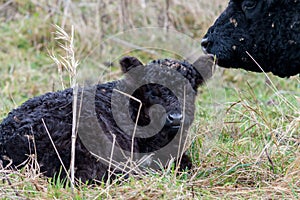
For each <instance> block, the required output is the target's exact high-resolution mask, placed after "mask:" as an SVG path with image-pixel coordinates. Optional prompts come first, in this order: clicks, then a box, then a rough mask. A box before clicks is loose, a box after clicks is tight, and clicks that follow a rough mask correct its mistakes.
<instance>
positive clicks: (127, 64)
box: [120, 56, 143, 73]
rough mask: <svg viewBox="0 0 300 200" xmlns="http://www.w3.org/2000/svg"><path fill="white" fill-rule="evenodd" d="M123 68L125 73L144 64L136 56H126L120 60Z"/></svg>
mask: <svg viewBox="0 0 300 200" xmlns="http://www.w3.org/2000/svg"><path fill="white" fill-rule="evenodd" d="M120 65H121V70H122V72H123V73H126V72H128V71H130V70H131V69H133V68H135V67H138V66H141V65H143V63H142V62H141V61H139V60H138V59H137V58H136V57H131V56H125V57H123V58H122V59H121V60H120Z"/></svg>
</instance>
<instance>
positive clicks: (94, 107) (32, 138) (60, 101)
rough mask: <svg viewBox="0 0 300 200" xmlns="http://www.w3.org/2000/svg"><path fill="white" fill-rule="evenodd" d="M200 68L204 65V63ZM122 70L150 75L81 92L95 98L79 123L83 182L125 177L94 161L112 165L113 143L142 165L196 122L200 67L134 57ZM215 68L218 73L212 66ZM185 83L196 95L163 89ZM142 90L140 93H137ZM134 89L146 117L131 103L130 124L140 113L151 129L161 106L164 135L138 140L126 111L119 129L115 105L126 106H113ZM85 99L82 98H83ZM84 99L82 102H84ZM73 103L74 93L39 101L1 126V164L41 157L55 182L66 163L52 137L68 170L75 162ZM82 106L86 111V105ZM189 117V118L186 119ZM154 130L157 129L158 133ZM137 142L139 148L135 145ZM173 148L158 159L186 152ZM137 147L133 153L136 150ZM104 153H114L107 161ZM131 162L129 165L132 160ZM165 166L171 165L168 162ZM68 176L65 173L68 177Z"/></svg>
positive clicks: (182, 165) (140, 122)
mask: <svg viewBox="0 0 300 200" xmlns="http://www.w3.org/2000/svg"><path fill="white" fill-rule="evenodd" d="M196 63H197V64H201V65H203V64H204V63H201V62H196ZM211 63H212V62H211ZM120 64H121V68H122V71H123V72H124V73H126V72H132V71H131V70H132V69H135V68H138V67H143V68H142V69H143V71H144V72H145V73H142V74H141V73H140V72H139V71H138V70H137V71H136V72H134V70H133V72H132V73H126V74H125V77H124V79H121V80H118V81H113V82H108V83H104V84H98V85H96V86H94V87H87V88H81V89H79V93H80V94H84V95H85V96H86V94H91V96H92V99H87V100H91V102H85V101H83V104H88V105H91V107H88V106H87V107H85V108H83V109H82V110H81V114H80V118H79V121H83V123H82V124H81V125H80V123H79V127H78V129H79V130H78V135H79V137H78V138H77V141H76V147H75V148H76V156H75V158H76V159H75V168H76V172H75V176H76V178H78V179H81V181H87V180H94V179H96V180H106V179H107V177H108V169H110V171H113V172H114V174H117V173H122V172H124V171H123V170H121V169H120V168H117V167H116V166H114V165H112V166H110V167H111V168H109V164H108V163H106V162H104V161H103V160H101V159H99V157H97V156H94V155H92V153H94V154H97V155H99V154H100V155H99V156H104V157H105V158H104V159H108V158H107V157H109V156H110V151H111V149H112V144H113V140H114V141H115V145H116V146H117V145H119V147H120V148H121V149H122V150H124V151H125V152H130V153H131V150H133V152H134V153H135V155H136V157H137V158H136V160H138V159H139V158H141V156H142V155H149V154H150V153H155V152H158V151H159V150H160V149H162V148H164V147H165V146H167V145H168V144H169V143H170V144H172V142H171V141H172V140H175V138H176V137H178V136H177V135H181V134H178V133H182V132H183V133H186V132H187V131H188V128H189V126H190V125H191V123H192V121H193V117H194V116H193V115H194V109H195V108H194V100H195V95H196V92H197V88H198V86H200V85H201V84H202V83H203V82H204V79H203V77H202V76H201V75H200V74H199V72H198V71H197V69H196V68H195V67H197V66H195V65H192V64H190V63H188V62H186V61H176V60H169V59H165V60H157V61H153V62H151V63H149V64H147V65H145V66H143V65H142V63H141V62H140V61H139V60H138V59H136V58H134V57H124V58H123V59H122V60H121V61H120ZM206 66H207V64H206ZM201 67H202V66H200V68H201ZM209 67H212V65H210V66H208V68H209ZM170 70H171V71H175V72H176V73H177V75H176V76H172V78H171V79H170V77H168V76H167V73H169V74H170ZM160 75H162V76H161V77H166V78H165V79H166V80H161V81H162V82H160V84H156V82H154V81H157V80H155V77H158V76H160ZM138 76H140V77H138ZM182 78H184V79H185V80H187V82H188V85H190V88H191V89H181V88H178V90H176V91H172V90H171V89H170V88H168V87H164V86H163V84H161V83H166V84H170V83H172V84H171V86H174V85H175V86H180V81H182V80H181V79H182ZM206 78H207V77H206ZM138 79H139V80H142V81H146V82H145V83H147V84H144V85H138V84H140V83H138ZM160 79H164V78H160ZM176 81H177V82H176ZM142 83H144V82H142ZM136 86H139V87H137V89H135V87H136ZM128 88H131V89H133V90H128V91H134V92H133V93H131V94H132V96H133V97H135V98H137V99H139V100H140V101H141V103H142V107H141V111H140V112H138V109H139V103H138V102H137V101H135V100H133V99H130V100H129V101H128V102H129V103H128V105H127V108H128V110H129V118H131V120H130V122H132V123H131V125H132V124H134V122H135V120H136V119H137V116H138V113H139V118H138V123H137V124H138V126H139V127H145V126H147V125H149V124H151V120H152V118H155V113H156V112H155V109H151V107H152V105H156V104H159V105H161V106H162V107H163V108H164V109H165V113H166V115H165V116H156V118H157V119H158V121H159V122H160V123H161V124H162V128H161V130H158V131H159V132H158V134H155V135H153V136H150V137H148V135H147V134H146V133H143V129H141V131H140V132H139V131H137V136H136V137H135V139H134V140H132V135H131V133H132V126H129V125H128V119H127V116H126V114H125V112H123V111H122V110H120V111H119V112H118V113H117V118H119V119H118V121H119V123H117V122H116V121H117V120H116V116H115V115H114V114H113V112H112V106H113V104H115V103H117V104H118V103H120V101H121V100H119V99H117V100H116V101H115V102H112V98H113V97H112V95H113V93H114V90H115V89H118V90H120V91H123V92H127V89H128ZM175 94H176V95H175ZM84 95H79V96H80V98H82V96H84ZM177 95H185V97H190V98H186V100H185V101H186V102H182V101H181V100H180V99H179V98H177V97H178V96H177ZM87 96H88V95H87ZM80 98H78V102H80V101H79V100H82V99H80ZM72 103H73V89H72V88H69V89H66V90H63V91H58V92H50V93H46V94H44V95H42V96H38V97H34V98H32V99H29V100H28V101H26V102H25V103H24V104H23V105H21V106H20V107H18V108H16V109H14V110H12V111H11V112H10V113H9V114H8V116H7V117H6V118H5V119H4V120H3V121H2V123H1V124H0V161H1V162H2V165H3V167H6V166H7V165H8V164H9V163H10V162H11V161H12V166H14V167H16V168H18V167H21V166H23V165H24V164H25V163H26V160H27V159H28V156H29V155H32V154H36V158H37V161H38V163H39V166H40V170H41V172H43V173H44V174H45V175H46V176H49V177H53V176H54V175H55V174H56V173H58V172H59V171H60V170H61V162H60V160H59V158H58V156H57V153H56V152H55V149H54V147H53V145H52V143H51V141H50V137H49V136H48V133H49V134H50V135H51V138H52V140H53V142H54V144H55V147H56V149H57V151H58V153H59V155H60V157H61V160H62V162H63V163H64V166H66V168H68V167H69V165H70V157H71V152H70V150H71V129H72V113H73V111H72ZM183 104H185V105H186V106H185V107H186V108H185V111H183ZM78 105H80V106H82V102H81V103H80V104H78ZM82 107H84V106H82ZM78 108H79V107H78ZM80 108H81V107H80ZM183 114H185V115H184V116H183ZM93 117H95V118H96V120H97V122H96V123H97V124H98V126H99V127H100V128H101V130H102V131H103V135H101V134H99V132H97V130H98V129H97V127H96V125H95V124H92V120H91V119H92V118H93ZM42 120H43V121H44V122H45V124H46V126H45V125H44V124H43V122H42ZM122 123H123V124H122ZM124 127H125V128H124ZM46 128H47V129H48V131H47V130H46ZM150 128H151V127H150ZM153 128H154V129H155V127H153ZM95 130H96V131H95ZM138 134H140V135H138ZM113 135H114V136H115V139H114V137H113ZM142 136H144V137H142ZM183 139H185V136H183ZM132 141H133V142H134V144H133V145H132ZM172 145H173V146H172V148H171V149H170V148H169V150H170V152H168V150H164V151H163V153H161V152H160V153H158V154H157V155H156V157H155V156H154V157H153V158H154V159H160V160H164V159H163V157H169V156H170V155H172V151H175V153H176V155H177V152H176V151H177V150H179V149H180V147H178V144H177V146H176V145H174V144H172ZM132 146H133V149H131V147H132ZM174 146H175V147H174ZM180 150H181V149H180ZM91 152H92V153H91ZM103 152H109V153H108V155H107V154H105V153H103ZM118 153H120V152H118ZM138 153H141V154H142V155H139V154H138ZM127 155H129V154H127ZM118 156H120V155H116V157H115V158H116V159H118ZM126 158H127V159H128V157H126ZM168 159H169V158H168ZM117 161H118V160H117ZM147 162H148V161H147ZM147 162H146V163H147ZM154 164H155V162H150V164H149V163H148V164H145V165H143V166H146V167H151V166H153V165H154ZM163 164H166V162H165V163H163ZM191 166H192V163H191V161H190V159H189V157H188V156H187V155H185V154H183V155H182V158H181V163H180V168H181V169H186V168H188V169H190V168H191ZM65 175H66V174H65V173H64V171H63V170H62V176H65Z"/></svg>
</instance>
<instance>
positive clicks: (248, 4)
mask: <svg viewBox="0 0 300 200" xmlns="http://www.w3.org/2000/svg"><path fill="white" fill-rule="evenodd" d="M256 4H257V1H254V0H245V1H243V3H242V10H243V11H244V12H246V11H249V10H252V9H253V8H255V6H256Z"/></svg>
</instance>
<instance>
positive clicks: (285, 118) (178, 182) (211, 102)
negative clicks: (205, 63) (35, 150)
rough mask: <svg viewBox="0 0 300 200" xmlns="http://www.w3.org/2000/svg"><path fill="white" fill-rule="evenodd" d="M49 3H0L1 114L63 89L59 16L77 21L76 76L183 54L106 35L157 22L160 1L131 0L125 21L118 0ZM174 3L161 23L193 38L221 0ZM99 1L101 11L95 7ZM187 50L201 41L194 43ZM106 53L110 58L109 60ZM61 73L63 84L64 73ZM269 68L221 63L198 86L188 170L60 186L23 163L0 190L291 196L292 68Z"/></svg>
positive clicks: (297, 187) (295, 118)
mask: <svg viewBox="0 0 300 200" xmlns="http://www.w3.org/2000/svg"><path fill="white" fill-rule="evenodd" d="M0 2H1V3H2V5H4V3H5V2H4V1H0ZM53 2H54V1H53ZM53 2H52V1H51V2H50V3H49V2H48V3H47V2H46V1H39V3H37V1H31V0H25V1H19V0H18V1H13V3H11V4H9V5H7V6H5V7H3V8H2V11H3V12H2V11H1V12H2V14H0V35H1V37H0V42H1V47H0V63H1V67H0V74H1V80H0V97H1V99H0V119H2V118H4V117H5V116H6V115H7V113H8V112H9V111H10V110H11V109H13V108H15V107H17V106H18V105H20V104H22V103H23V102H24V101H26V100H27V99H28V98H31V97H33V96H36V95H40V94H43V93H45V92H48V91H56V90H61V89H62V84H61V80H60V75H59V73H58V69H57V67H56V65H55V64H54V62H53V61H52V60H51V58H50V56H49V54H48V51H50V52H52V50H53V52H54V53H55V54H56V55H63V50H62V49H61V48H59V46H58V41H56V40H54V34H53V32H55V28H54V26H53V24H58V25H61V24H62V22H63V21H64V22H65V30H66V31H67V32H70V27H71V25H74V27H75V46H76V50H77V51H76V55H77V57H78V59H79V61H80V65H79V76H80V78H82V79H83V80H84V79H89V80H92V81H93V82H98V81H100V82H105V81H107V80H115V79H118V78H120V77H121V73H120V70H119V69H118V63H117V60H118V59H119V58H120V57H121V56H122V55H124V54H129V55H135V56H138V57H139V58H140V59H141V60H142V61H143V62H145V63H146V62H148V61H149V60H151V59H156V58H164V57H175V58H180V57H181V56H183V55H181V54H180V53H178V52H176V51H170V50H168V49H172V48H173V49H174V47H173V46H171V44H166V43H164V40H163V37H162V38H158V39H156V40H155V39H154V40H153V41H154V42H153V44H152V46H147V47H161V45H163V46H165V49H163V48H161V49H158V48H147V49H146V50H145V49H139V50H133V48H132V47H131V46H130V45H132V44H140V45H142V44H145V42H149V41H147V37H146V36H147V35H146V36H141V35H140V37H132V38H129V39H130V40H129V41H132V43H131V44H130V45H128V44H121V43H117V42H115V41H114V40H112V39H111V37H112V36H115V35H116V34H118V33H121V32H122V31H123V30H124V29H125V30H126V29H127V30H131V28H133V27H135V28H141V27H153V26H156V27H157V26H164V25H165V23H164V22H165V19H164V16H166V15H164V12H166V7H165V1H161V2H156V1H153V2H149V5H148V6H147V9H144V10H143V7H142V4H141V2H142V1H138V0H134V1H130V2H132V3H129V5H128V7H125V8H124V9H125V15H126V16H127V17H126V18H125V20H121V19H122V17H120V16H121V13H120V12H121V9H120V5H119V2H115V3H114V2H109V1H103V2H104V3H103V4H100V3H99V2H100V1H90V2H85V3H82V2H79V1H74V2H72V3H71V4H72V6H71V7H70V9H69V11H68V13H67V14H65V13H64V8H63V5H57V4H55V3H53ZM171 2H172V3H171V4H170V6H169V11H168V15H169V19H168V20H169V21H168V24H169V25H168V26H171V27H173V28H175V29H176V30H178V31H180V32H183V33H185V34H187V35H188V36H190V37H192V38H193V39H194V40H193V41H200V39H201V36H202V35H203V33H204V32H205V30H206V29H207V28H208V26H209V25H210V24H211V23H212V22H213V19H214V18H215V17H216V16H217V15H218V14H219V13H220V11H221V8H222V7H224V5H225V4H224V1H221V0H214V1H209V2H207V1H204V0H200V1H191V2H190V3H186V1H183V0H182V1H181V0H179V1H176V2H175V1H174V2H173V1H171ZM195 2H197V4H195ZM97 3H98V4H97ZM225 3H226V2H225ZM195 5H197V6H195ZM215 5H220V6H215ZM97 6H99V10H100V11H101V12H100V11H99V10H97V9H95V8H97ZM187 10H188V11H189V12H188V14H186V13H187V12H186V11H187ZM126 12H127V13H126ZM123 19H124V18H123ZM99 24H101V26H99ZM125 35H126V34H125ZM157 41H160V42H157ZM174 42H175V44H176V45H175V47H178V48H179V46H180V45H182V44H181V43H180V45H178V40H177V41H176V40H174ZM147 44H149V43H147ZM196 44H197V43H196ZM198 45H200V44H198ZM188 46H189V45H188ZM190 46H192V44H191V45H190ZM142 47H143V46H142ZM148 50H154V53H153V52H152V53H151V52H149V51H148ZM175 50H176V48H175ZM192 50H197V51H198V50H199V49H197V46H196V47H194V46H193V47H192ZM108 62H109V63H112V67H107V66H106V64H107V63H108ZM62 75H63V82H64V84H65V85H68V84H69V78H68V74H67V72H66V71H63V72H62ZM268 76H270V80H268V79H267V78H266V75H264V74H259V73H251V72H245V71H243V70H234V69H231V70H224V69H218V70H217V72H216V74H215V75H214V76H213V77H212V79H210V80H209V81H208V83H207V85H206V86H204V87H202V88H200V90H199V96H198V98H197V102H196V115H195V122H194V125H193V127H192V128H191V131H190V132H191V136H192V138H193V142H192V144H191V147H190V148H189V153H190V155H191V156H192V159H193V164H194V169H193V171H192V172H190V173H184V174H182V175H176V173H175V171H174V170H173V169H172V168H171V169H169V170H164V171H162V172H152V173H149V174H143V175H136V176H131V177H130V178H129V179H126V180H120V181H119V182H118V183H113V184H110V185H106V184H105V183H103V184H99V185H85V184H81V185H80V186H78V187H77V188H76V191H75V192H74V193H72V191H71V188H70V187H68V186H66V187H64V186H65V183H64V181H63V180H60V179H59V178H56V179H54V180H49V178H46V177H43V175H41V174H36V173H35V172H36V170H35V169H34V168H33V167H31V166H30V165H29V166H27V167H26V168H24V169H22V170H20V171H4V170H0V178H1V179H2V180H3V181H1V182H0V194H1V198H2V199H12V198H13V199H15V198H28V199H54V198H57V199H94V198H97V199H106V198H109V199H116V198H117V199H195V198H197V199H215V198H217V199H233V198H234V199H248V198H251V199H266V198H272V199H273V198H274V199H277V198H280V199H281V198H286V199H298V198H299V193H300V183H299V178H300V173H299V172H300V171H299V170H300V167H299V166H300V158H299V141H300V140H299V133H300V121H299V120H300V118H299V110H300V109H299V107H300V106H299V104H300V99H299V96H300V95H299V92H300V89H299V84H300V83H299V77H292V78H290V79H281V78H278V77H275V76H272V75H271V74H268ZM272 85H274V86H275V87H273V86H272Z"/></svg>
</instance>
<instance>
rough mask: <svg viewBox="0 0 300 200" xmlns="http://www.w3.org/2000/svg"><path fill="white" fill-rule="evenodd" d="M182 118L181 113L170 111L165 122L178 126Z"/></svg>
mask: <svg viewBox="0 0 300 200" xmlns="http://www.w3.org/2000/svg"><path fill="white" fill-rule="evenodd" d="M181 120H182V114H179V113H171V114H168V116H167V122H168V124H169V125H170V126H180V124H181Z"/></svg>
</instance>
